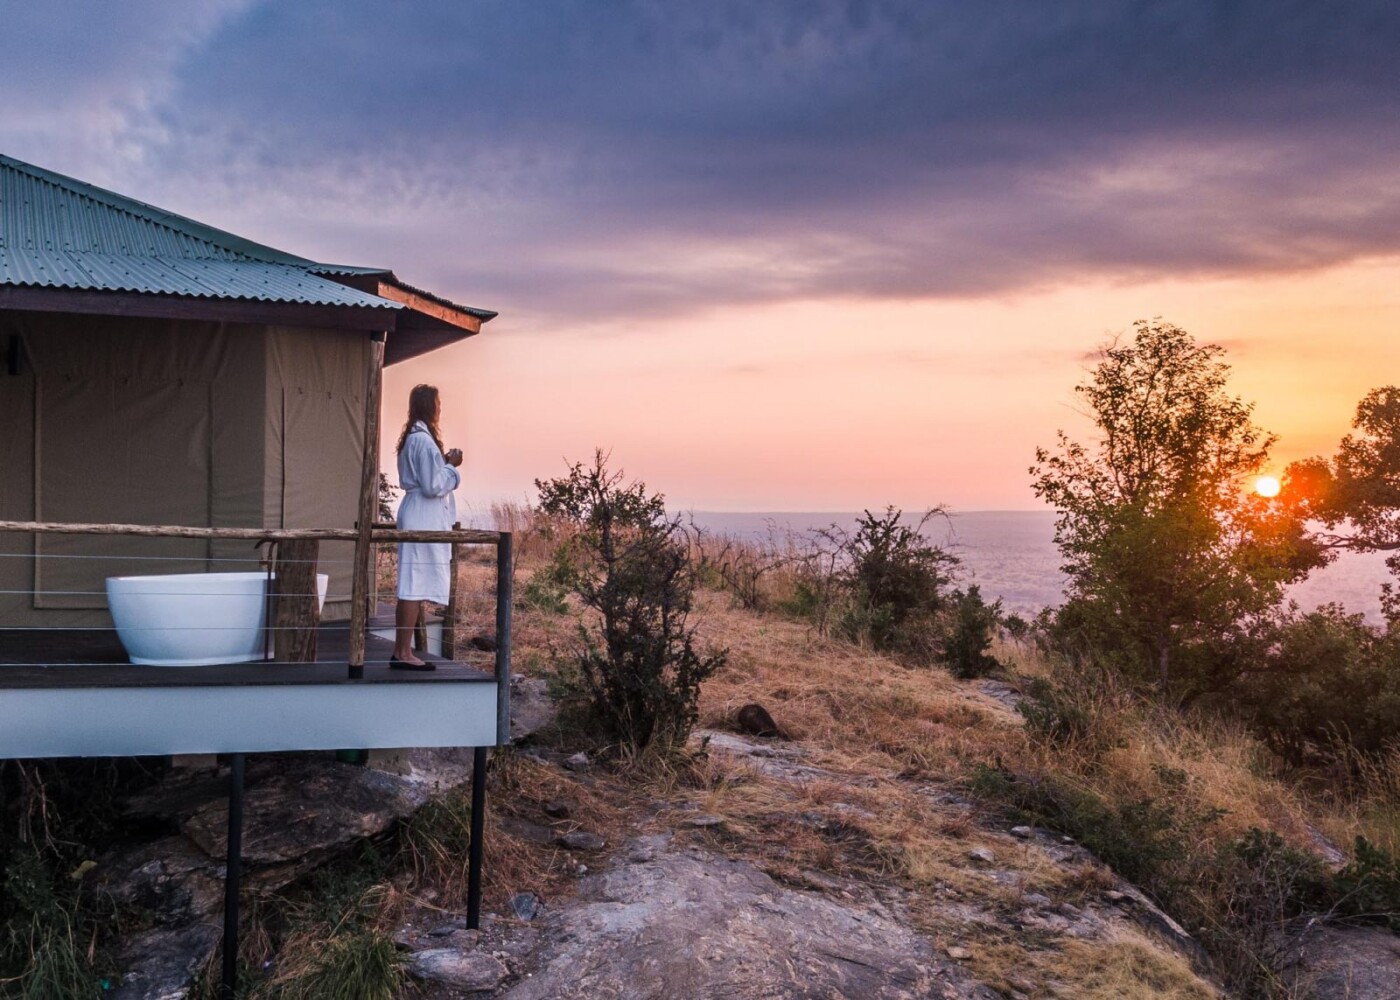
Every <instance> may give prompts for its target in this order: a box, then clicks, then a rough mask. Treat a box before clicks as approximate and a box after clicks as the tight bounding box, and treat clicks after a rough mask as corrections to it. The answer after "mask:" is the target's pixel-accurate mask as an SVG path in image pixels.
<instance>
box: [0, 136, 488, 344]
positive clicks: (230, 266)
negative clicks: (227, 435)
mask: <svg viewBox="0 0 1400 1000" xmlns="http://www.w3.org/2000/svg"><path fill="white" fill-rule="evenodd" d="M359 275H367V276H372V277H377V278H379V279H380V280H382V281H388V282H391V283H393V284H394V285H397V286H399V287H404V288H408V287H409V286H407V285H403V284H402V283H401V282H399V280H398V279H397V278H395V277H394V275H393V273H392V272H390V271H388V270H386V269H384V268H372V267H351V266H345V265H337V264H322V263H318V262H317V261H313V260H308V259H306V258H305V257H298V256H296V255H294V254H289V253H286V252H285V251H282V250H277V249H275V248H273V247H269V246H264V245H263V244H260V243H254V242H253V241H252V240H247V239H244V238H243V237H241V236H236V235H234V234H233V233H228V232H224V231H223V230H221V229H215V228H214V227H213V226H206V225H205V224H204V223H202V222H196V221H195V220H193V219H189V218H186V217H184V216H182V215H176V214H174V213H173V212H167V211H165V210H163V209H160V208H156V207H155V206H153V205H148V204H146V203H145V202H140V201H137V200H135V199H134V198H127V197H125V196H123V195H119V194H115V193H114V192H111V191H105V190H103V189H102V188H99V187H94V186H93V185H91V184H87V183H85V182H83V181H79V180H75V179H74V178H72V177H65V176H64V175H62V174H57V173H54V172H53V171H51V170H45V169H44V168H42V167H36V166H33V165H32V164H28V163H24V162H22V161H20V160H16V159H13V158H12V157H8V156H4V155H0V286H3V285H15V286H30V287H47V288H69V289H81V290H95V291H121V292H140V293H148V294H155V295H184V296H195V297H201V298H214V299H245V300H255V301H262V302H288V303H301V304H308V305H329V306H360V307H369V308H376V309H389V310H398V309H402V308H404V307H403V306H401V305H400V304H399V303H397V302H393V301H390V300H389V299H385V298H381V297H380V296H377V295H371V294H369V293H367V292H361V291H358V290H356V289H354V288H350V287H347V286H346V285H343V284H341V283H339V282H337V281H335V280H333V278H334V277H352V276H359ZM431 297H432V298H433V299H434V300H436V301H439V302H442V303H443V304H445V305H449V306H451V307H452V308H455V309H460V310H462V311H464V312H467V313H469V314H471V315H474V316H477V317H478V318H480V319H490V318H491V317H492V316H495V315H496V314H495V313H493V312H489V311H487V310H483V309H473V308H471V307H468V306H459V305H457V304H455V303H451V302H448V301H447V300H445V299H440V298H438V297H437V296H431Z"/></svg>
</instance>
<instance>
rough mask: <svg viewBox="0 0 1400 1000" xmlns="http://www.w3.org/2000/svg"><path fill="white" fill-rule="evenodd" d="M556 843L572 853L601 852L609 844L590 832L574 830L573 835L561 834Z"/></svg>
mask: <svg viewBox="0 0 1400 1000" xmlns="http://www.w3.org/2000/svg"><path fill="white" fill-rule="evenodd" d="M554 842H555V843H556V844H558V845H559V846H560V847H567V848H568V849H569V850H571V851H601V850H602V849H603V848H604V847H606V846H607V843H608V842H607V841H606V840H604V839H603V838H602V837H600V836H598V835H597V834H596V833H593V832H591V831H589V830H574V831H573V832H572V833H564V834H560V835H559V836H558V837H556V838H555V841H554Z"/></svg>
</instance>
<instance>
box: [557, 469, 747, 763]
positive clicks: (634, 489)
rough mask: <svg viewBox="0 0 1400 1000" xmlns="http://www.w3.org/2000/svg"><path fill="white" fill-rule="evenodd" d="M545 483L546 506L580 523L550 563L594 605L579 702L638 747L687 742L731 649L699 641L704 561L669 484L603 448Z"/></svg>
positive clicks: (610, 734) (582, 653) (575, 673)
mask: <svg viewBox="0 0 1400 1000" xmlns="http://www.w3.org/2000/svg"><path fill="white" fill-rule="evenodd" d="M535 486H536V488H537V489H538V490H539V501H540V502H539V507H540V510H541V511H542V512H544V513H545V514H547V515H549V516H551V517H556V518H561V519H564V520H566V521H568V522H571V524H572V525H573V527H574V529H575V530H574V531H573V533H572V535H571V537H570V538H568V539H567V540H566V541H564V542H563V543H561V544H560V545H559V547H558V548H557V549H556V551H555V556H554V562H553V565H552V566H551V568H550V572H551V573H552V574H553V577H554V579H556V580H559V581H560V582H561V583H565V584H566V585H567V586H568V587H569V589H570V590H571V591H572V592H573V593H575V594H577V595H578V597H579V599H580V600H581V602H582V603H583V605H584V607H585V608H587V609H589V610H590V611H591V612H593V616H591V617H588V618H585V619H584V620H583V621H581V622H580V623H579V628H578V637H579V645H578V648H577V649H576V650H575V654H574V656H573V658H572V660H571V664H570V666H571V667H572V670H570V671H568V672H567V676H566V677H565V678H563V680H564V681H565V682H567V680H568V679H569V678H572V679H573V681H574V684H573V685H572V687H573V688H574V689H575V690H576V691H577V693H578V696H579V697H578V698H576V699H573V700H575V701H581V702H582V704H581V706H576V707H581V708H583V709H584V710H585V711H586V712H587V714H588V715H589V716H591V718H592V720H593V722H594V723H595V727H594V728H595V730H596V733H597V735H598V736H599V737H601V738H602V739H603V740H604V741H615V742H617V743H620V744H622V745H624V746H627V747H629V748H631V749H633V750H641V749H644V748H647V747H655V748H657V749H661V750H666V749H672V748H676V747H679V746H681V745H683V744H684V743H685V740H686V738H687V737H688V736H689V734H690V730H691V729H692V728H693V727H694V725H695V721H696V719H697V718H698V716H699V709H698V702H699V697H700V685H701V683H702V682H703V681H704V680H705V678H706V677H708V676H709V675H710V674H712V673H713V672H714V671H715V670H717V669H719V667H720V666H721V665H723V663H724V662H725V657H726V653H724V652H717V651H710V652H707V653H703V654H702V653H701V652H700V651H699V650H698V649H697V648H696V642H695V630H694V628H693V627H692V626H690V625H689V624H688V618H689V615H690V611H691V608H692V605H693V601H694V593H695V579H694V568H693V564H692V562H691V559H690V553H689V549H688V546H687V544H686V543H685V540H684V538H683V537H682V532H681V527H680V522H679V520H678V519H672V518H668V517H667V515H666V510H665V505H664V498H663V497H662V496H661V495H660V494H648V493H647V490H646V486H645V485H644V484H643V483H640V482H631V483H626V484H624V480H623V473H622V472H620V471H619V472H616V473H613V472H610V471H609V470H608V469H607V465H606V457H605V456H604V454H603V453H602V452H601V451H599V452H597V453H596V454H595V455H594V462H593V465H592V466H591V467H589V468H584V466H583V465H582V464H580V463H575V464H574V465H573V466H572V467H571V468H570V470H569V475H568V476H566V477H564V478H562V479H554V480H550V481H548V482H544V481H541V480H536V481H535ZM569 687H570V685H568V684H567V683H565V684H564V688H565V690H568V689H569Z"/></svg>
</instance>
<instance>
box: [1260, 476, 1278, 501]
mask: <svg viewBox="0 0 1400 1000" xmlns="http://www.w3.org/2000/svg"><path fill="white" fill-rule="evenodd" d="M1279 488H1280V484H1279V481H1278V480H1277V479H1276V478H1275V477H1273V476H1260V477H1259V478H1258V479H1256V480H1254V492H1255V493H1258V494H1259V495H1260V496H1261V497H1276V496H1278V491H1279Z"/></svg>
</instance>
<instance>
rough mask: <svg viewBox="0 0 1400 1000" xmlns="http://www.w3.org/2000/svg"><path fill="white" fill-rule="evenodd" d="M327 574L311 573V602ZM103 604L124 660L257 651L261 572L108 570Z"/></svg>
mask: <svg viewBox="0 0 1400 1000" xmlns="http://www.w3.org/2000/svg"><path fill="white" fill-rule="evenodd" d="M329 579H330V578H329V577H328V576H326V575H325V574H324V573H318V574H317V575H316V589H317V591H318V594H317V597H318V605H324V604H325V602H326V585H327V583H328V582H329ZM107 606H108V608H109V609H110V610H111V612H112V621H113V622H114V623H115V624H116V626H117V636H118V637H119V638H120V639H121V641H122V645H123V646H124V647H126V653H127V657H128V658H129V659H130V660H131V662H132V663H139V664H142V665H144V666H152V667H206V666H212V665H214V664H217V663H248V662H251V661H253V660H261V659H262V658H263V652H264V648H265V637H264V634H263V626H264V624H265V623H266V619H267V574H266V573H179V574H166V575H163V576H109V577H108V578H107Z"/></svg>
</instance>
